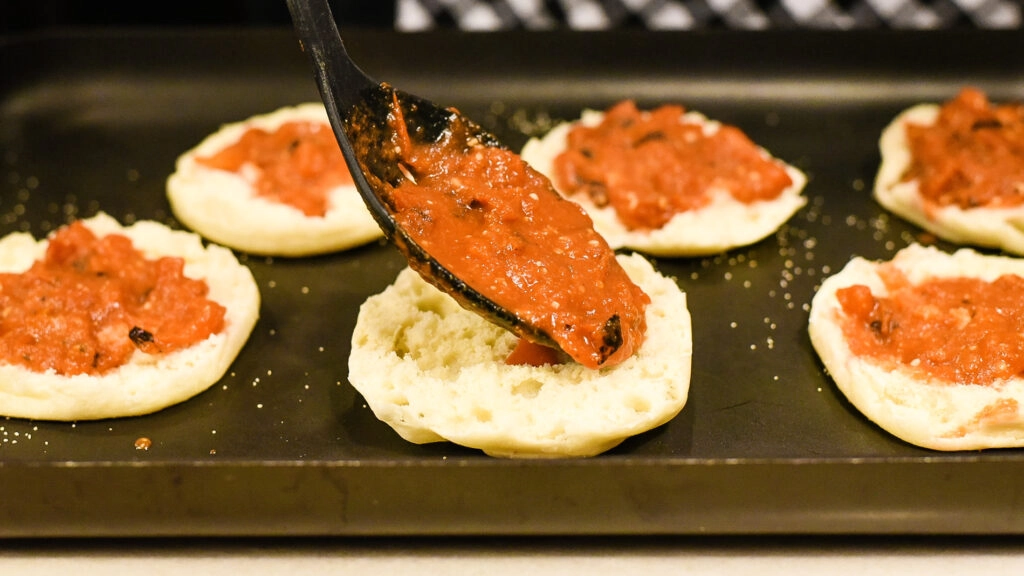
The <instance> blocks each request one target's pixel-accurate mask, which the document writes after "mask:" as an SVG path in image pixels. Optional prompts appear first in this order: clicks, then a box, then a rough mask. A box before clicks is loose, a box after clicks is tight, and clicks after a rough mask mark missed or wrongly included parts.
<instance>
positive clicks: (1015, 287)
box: [809, 245, 1024, 450]
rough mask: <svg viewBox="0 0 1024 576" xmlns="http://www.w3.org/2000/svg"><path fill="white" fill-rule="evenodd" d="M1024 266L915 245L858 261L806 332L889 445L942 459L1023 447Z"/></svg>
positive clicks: (818, 299)
mask: <svg viewBox="0 0 1024 576" xmlns="http://www.w3.org/2000/svg"><path fill="white" fill-rule="evenodd" d="M1022 291H1024V261H1022V260H1019V259H1015V258H1010V257H1005V256H985V255H982V254H979V253H978V252H975V251H973V250H970V249H967V248H963V249H960V250H959V251H957V252H956V253H954V254H947V253H945V252H942V251H940V250H938V249H936V248H934V247H927V248H926V247H922V246H919V245H911V246H909V247H907V248H905V249H903V250H901V251H900V252H899V253H897V254H896V256H895V257H894V258H893V259H892V260H891V261H888V262H871V261H868V260H865V259H863V258H854V259H853V260H851V261H850V262H849V264H847V266H846V267H845V268H843V270H842V271H840V272H839V273H837V274H835V275H834V276H832V277H830V278H828V279H826V280H825V281H824V282H823V283H822V285H821V288H820V289H819V290H818V293H817V294H816V295H815V297H814V299H813V301H812V304H811V311H810V320H809V331H810V337H811V342H812V343H813V345H814V349H815V350H816V351H817V353H818V355H819V356H820V357H821V360H822V362H823V364H824V365H825V368H826V369H827V370H828V373H829V375H831V377H832V379H833V380H834V381H835V383H836V386H837V387H838V388H839V389H840V390H841V391H842V392H843V394H845V395H846V397H847V398H848V399H849V400H850V402H851V403H852V404H853V405H854V406H855V407H856V408H857V409H858V410H860V411H861V412H862V413H863V414H864V415H865V416H867V417H868V418H869V419H870V420H872V421H873V422H875V423H876V424H878V425H879V426H880V427H882V428H883V429H885V430H887V431H888V432H890V433H891V434H893V435H895V436H897V437H899V438H901V439H903V440H905V441H907V442H909V443H911V444H915V445H918V446H923V447H925V448H931V449H935V450H980V449H985V448H1004V447H1020V446H1024V412H1022V411H1021V406H1020V405H1021V403H1022V402H1024V377H1022V373H1024V353H1022V350H1024V339H1022V336H1021V335H1022V334H1024V306H1022V304H1021V299H1020V294H1021V293H1022Z"/></svg>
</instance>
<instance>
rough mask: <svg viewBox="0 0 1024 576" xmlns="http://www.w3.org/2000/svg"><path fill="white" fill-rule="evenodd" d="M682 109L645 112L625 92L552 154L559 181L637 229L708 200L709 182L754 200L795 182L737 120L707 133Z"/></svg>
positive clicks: (577, 128) (672, 107)
mask: <svg viewBox="0 0 1024 576" xmlns="http://www.w3.org/2000/svg"><path fill="white" fill-rule="evenodd" d="M684 112H685V109H684V108H683V107H682V106H678V105H665V106H661V107H659V108H657V109H654V110H652V111H650V112H647V113H644V112H641V111H640V110H639V109H637V107H636V104H635V103H634V102H633V101H630V100H626V101H622V102H620V103H618V104H616V105H615V106H613V107H612V108H610V109H609V110H607V111H606V112H605V114H604V118H603V120H602V121H601V123H600V124H599V125H597V126H592V127H590V126H583V125H577V126H574V127H573V128H572V129H571V130H570V132H569V135H568V137H567V140H566V150H565V151H564V152H562V153H561V154H560V155H559V156H558V157H556V158H555V161H554V172H555V181H556V182H557V183H558V186H559V189H560V190H562V191H563V192H564V193H565V194H567V195H570V196H571V195H573V194H577V193H583V194H586V195H587V196H589V197H590V199H591V200H592V201H593V202H594V204H595V205H597V206H599V207H603V206H608V205H611V206H612V207H613V209H614V210H615V212H616V214H617V215H618V217H619V220H620V221H622V223H623V224H624V225H625V226H626V227H627V228H629V229H633V230H637V229H658V228H661V227H662V226H664V225H665V224H666V223H667V222H668V221H669V220H671V219H672V217H673V216H675V215H676V214H678V213H680V212H686V211H689V210H696V209H699V208H701V207H703V206H706V205H707V204H708V203H709V202H710V201H711V199H712V195H711V191H712V190H720V191H725V192H727V193H728V194H730V195H732V197H733V198H735V199H736V200H738V201H740V202H744V203H752V202H756V201H761V200H772V199H775V198H777V197H778V196H779V195H780V194H781V193H782V192H783V191H784V190H785V189H786V188H788V187H789V186H791V185H792V184H793V181H792V179H791V178H790V177H789V174H787V173H786V170H785V168H783V167H782V166H781V165H780V164H779V163H778V162H774V161H772V160H771V159H768V158H766V157H765V154H764V153H763V151H761V149H760V148H758V147H757V146H756V145H755V144H754V143H753V142H752V141H751V140H750V139H749V138H748V137H747V136H746V135H745V134H744V133H743V132H742V131H741V130H739V129H738V128H736V127H733V126H728V125H721V126H719V128H718V129H717V130H715V131H714V132H713V133H711V134H705V131H704V127H702V126H701V125H699V124H696V123H691V122H683V119H682V117H683V113H684Z"/></svg>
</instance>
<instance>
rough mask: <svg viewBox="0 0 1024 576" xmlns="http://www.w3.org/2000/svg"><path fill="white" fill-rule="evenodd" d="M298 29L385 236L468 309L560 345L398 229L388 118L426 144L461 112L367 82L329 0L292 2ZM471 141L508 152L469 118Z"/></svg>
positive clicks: (344, 151)
mask: <svg viewBox="0 0 1024 576" xmlns="http://www.w3.org/2000/svg"><path fill="white" fill-rule="evenodd" d="M287 1H288V9H289V10H290V11H291V15H292V20H293V22H294V25H295V30H296V32H297V33H298V36H299V39H300V41H301V43H302V47H303V49H304V50H305V51H306V52H307V54H308V55H309V57H310V58H311V60H312V63H313V70H314V77H315V79H316V81H317V86H318V88H319V90H320V96H321V98H322V99H323V102H324V105H325V106H326V108H327V115H328V117H329V118H330V121H331V126H332V128H333V129H334V134H335V137H336V138H337V139H338V144H339V146H340V147H341V151H342V154H343V155H344V157H345V161H346V163H347V164H348V167H349V171H351V173H352V178H353V180H354V181H355V185H356V188H357V189H358V190H359V193H360V195H362V197H363V201H364V202H365V203H366V205H367V207H368V208H369V210H370V212H371V213H372V214H373V217H374V219H375V220H376V221H377V223H378V224H379V225H380V227H381V229H382V230H383V231H384V234H385V236H386V237H387V238H388V240H390V241H391V242H392V243H394V244H395V245H396V246H397V247H398V249H399V250H400V251H401V252H402V253H403V254H404V255H405V257H406V259H408V260H409V262H410V263H411V264H413V265H414V267H415V268H416V269H417V270H418V271H420V273H421V274H424V273H425V274H426V275H427V276H429V277H428V278H427V279H428V280H429V281H430V282H431V283H432V284H434V285H435V286H437V287H438V288H439V289H441V290H443V291H445V292H447V293H448V294H450V295H451V296H452V297H454V298H455V299H456V300H457V301H458V302H459V303H460V304H461V305H462V306H464V307H466V308H468V309H470V310H473V311H474V312H476V313H477V314H480V315H482V316H483V317H485V318H487V319H488V320H490V321H491V322H494V323H495V324H498V325H499V326H502V327H504V328H506V329H508V330H511V331H512V332H515V333H516V334H519V335H520V336H525V337H527V338H528V339H531V340H533V341H534V342H539V343H542V344H546V345H548V346H552V347H556V348H557V344H556V343H555V342H554V340H552V339H551V337H550V336H549V335H548V334H547V333H545V332H543V331H542V330H540V329H538V328H536V327H534V326H532V325H530V324H527V323H525V322H524V321H522V320H521V319H520V318H518V317H517V316H516V315H515V314H514V313H513V312H511V311H509V310H506V309H504V308H502V307H501V306H499V305H498V304H496V303H495V302H493V301H491V300H490V299H488V298H487V297H485V296H484V295H482V294H480V293H479V292H478V291H476V290H474V289H473V288H471V287H470V286H468V285H467V284H466V283H465V282H463V281H462V280H460V279H459V278H458V277H457V276H455V274H453V273H452V272H451V271H449V270H448V269H447V268H445V267H444V266H443V265H441V264H440V263H439V262H437V260H435V259H434V258H432V257H431V256H430V254H428V253H427V252H426V251H425V250H424V249H423V248H422V247H420V245H419V244H417V243H416V242H415V241H414V240H413V239H412V238H410V237H409V235H408V234H407V233H406V232H405V231H404V230H403V229H402V228H401V226H399V225H398V223H397V222H396V220H395V216H394V213H393V206H392V205H391V204H390V203H389V200H388V189H387V186H385V184H391V185H392V186H394V185H397V184H398V183H399V182H400V181H401V179H402V178H404V174H403V173H402V171H401V169H400V167H399V164H398V162H397V158H396V152H395V151H394V150H393V149H392V148H390V147H387V146H385V144H386V143H387V142H389V140H390V138H389V134H388V132H389V131H390V130H391V128H390V127H389V122H388V114H389V113H391V111H392V106H393V105H394V103H395V102H397V103H398V105H399V106H400V107H401V109H402V111H403V113H404V117H405V121H406V123H407V125H408V126H409V128H408V132H409V134H410V135H411V136H412V137H413V138H415V139H418V140H419V141H421V142H433V141H437V140H438V139H440V137H441V135H442V134H443V133H444V132H445V131H447V130H448V128H449V126H450V125H451V123H452V121H453V120H455V119H456V116H457V114H458V112H456V111H454V110H452V109H445V108H441V107H439V106H437V105H435V104H433V103H432V102H430V101H428V100H425V99H423V98H419V97H417V96H414V95H412V94H408V93H405V92H402V91H400V90H396V89H394V88H392V87H391V86H389V85H387V84H382V83H380V82H377V81H376V80H373V79H372V78H370V77H369V76H367V75H366V74H365V73H364V72H363V71H362V70H360V69H359V67H358V66H356V64H355V63H354V62H353V61H352V59H351V58H350V57H349V55H348V52H347V51H346V50H345V46H344V44H343V43H342V40H341V35H340V34H339V32H338V28H337V25H336V24H335V22H334V16H333V14H332V13H331V9H330V5H329V3H328V1H327V0H287ZM463 121H464V122H466V125H468V126H471V127H472V132H473V133H472V137H473V138H475V139H476V140H477V141H479V143H481V144H483V145H486V146H495V147H503V146H502V144H501V143H500V142H499V141H498V139H497V138H495V137H494V136H493V135H491V134H489V133H488V132H486V131H485V130H483V129H482V128H480V127H479V126H478V125H476V124H475V123H473V122H472V121H469V120H468V119H463Z"/></svg>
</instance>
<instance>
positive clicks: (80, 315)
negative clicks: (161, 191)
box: [0, 214, 260, 420]
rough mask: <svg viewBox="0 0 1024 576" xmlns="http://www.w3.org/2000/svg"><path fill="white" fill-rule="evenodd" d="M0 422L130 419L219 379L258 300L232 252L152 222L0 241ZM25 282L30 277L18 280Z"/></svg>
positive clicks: (96, 224) (97, 223) (98, 223)
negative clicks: (1, 309) (0, 290)
mask: <svg viewBox="0 0 1024 576" xmlns="http://www.w3.org/2000/svg"><path fill="white" fill-rule="evenodd" d="M0 272H2V274H0V277H2V278H0V282H2V285H3V288H4V290H3V300H4V302H3V306H4V312H5V314H4V319H3V321H2V322H0V350H2V354H3V355H5V356H6V358H0V414H2V415H4V416H10V417H18V418H31V419H36V420H89V419H100V418H115V417H122V416H136V415H142V414H147V413H150V412H155V411H157V410H160V409H162V408H165V407H167V406H170V405H172V404H176V403H178V402H182V401H184V400H187V399H188V398H191V397H192V396H194V395H196V394H198V393H200V392H202V391H204V390H206V389H207V388H208V387H209V386H210V385H211V384H213V383H214V382H216V381H218V380H219V379H220V378H221V377H222V376H223V374H224V373H225V371H226V370H227V369H228V367H229V366H230V365H231V363H232V362H233V361H234V359H235V357H236V356H237V355H238V353H239V351H240V350H241V349H242V347H243V346H244V345H245V342H246V341H247V340H248V338H249V335H250V333H251V332H252V329H253V327H254V325H255V323H256V319H257V316H258V314H259V305H260V296H259V291H258V289H257V287H256V282H255V281H254V279H253V277H252V274H251V273H250V272H249V269H248V268H246V267H245V266H242V265H241V264H239V262H238V260H237V259H236V258H235V256H234V255H233V254H232V253H231V251H230V250H227V249H226V248H222V247H219V246H205V247H204V245H203V242H202V240H201V239H200V237H199V236H198V235H196V234H192V233H189V232H181V231H173V230H171V229H170V228H168V227H166V226H164V225H162V224H159V223H156V222H151V221H140V222H136V223H135V224H133V225H131V226H127V227H122V226H121V225H120V224H118V223H117V221H115V220H114V219H113V218H111V217H110V216H107V215H105V214H99V215H97V216H95V217H93V218H89V219H87V220H81V221H76V222H75V223H73V224H72V225H70V226H67V227H65V228H62V229H60V230H58V231H57V232H55V233H54V234H53V235H51V236H50V237H49V238H47V239H43V240H39V241H36V240H35V239H34V238H32V236H30V235H29V234H25V233H13V234H10V235H8V236H6V237H4V238H3V239H0ZM26 273H27V274H26Z"/></svg>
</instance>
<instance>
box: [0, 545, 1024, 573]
mask: <svg viewBox="0 0 1024 576" xmlns="http://www.w3.org/2000/svg"><path fill="white" fill-rule="evenodd" d="M185 573H188V574H193V575H215V576H216V575H221V574H223V575H231V576H237V575H241V574H244V575H246V576H260V575H264V574H287V573H294V574H296V575H300V574H301V576H312V575H316V574H332V575H337V574H342V575H344V574H370V575H374V574H379V575H381V576H384V575H386V576H403V575H406V574H409V575H412V574H416V575H420V574H459V575H472V574H480V575H485V574H486V575H488V576H503V575H509V576H511V575H516V576H521V575H527V576H542V575H550V574H587V575H588V576H602V575H615V576H623V575H627V574H641V575H642V576H656V575H661V574H666V575H667V574H672V575H676V574H701V575H711V576H716V575H732V574H736V575H740V574H742V575H748V574H756V575H757V576H775V575H779V576H782V575H786V576H793V575H799V574H808V575H810V574H814V575H815V576H822V575H843V574H856V575H857V576H873V575H880V574H900V575H911V574H929V575H930V576H931V575H938V574H963V575H970V576H976V575H978V574H1021V573H1024V540H1022V539H1016V538H997V539H987V538H937V539H936V538H920V539H905V538H898V537H888V538H881V537H879V538H775V537H765V538H724V539H719V538H630V539H596V540H595V539H577V538H547V539H524V540H506V539H475V540H474V539H468V540H444V539H425V540H422V539H372V540H364V539H348V540H345V539H296V540H278V539H274V540H184V541H182V540H116V541H83V540H51V541H45V542H44V541H19V540H13V541H0V574H5V575H7V574H11V575H14V574H16V575H18V576H35V575H42V574H74V575H75V576H90V575H100V574H102V575H104V576H106V575H109V574H142V575H144V576H161V575H164V574H185Z"/></svg>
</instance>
